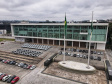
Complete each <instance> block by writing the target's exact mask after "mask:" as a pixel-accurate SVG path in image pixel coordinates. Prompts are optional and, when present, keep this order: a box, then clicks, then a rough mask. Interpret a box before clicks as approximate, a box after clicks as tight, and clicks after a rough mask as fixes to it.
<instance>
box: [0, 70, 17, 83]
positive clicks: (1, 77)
mask: <svg viewBox="0 0 112 84" xmlns="http://www.w3.org/2000/svg"><path fill="white" fill-rule="evenodd" d="M18 80H19V77H18V76H16V75H8V74H6V73H1V72H0V81H3V82H7V83H11V84H15V83H16V82H17V81H18Z"/></svg>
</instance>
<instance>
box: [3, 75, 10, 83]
mask: <svg viewBox="0 0 112 84" xmlns="http://www.w3.org/2000/svg"><path fill="white" fill-rule="evenodd" d="M10 77H11V75H6V76H4V77H3V78H2V81H4V82H5V81H7V80H8V79H9V78H10Z"/></svg>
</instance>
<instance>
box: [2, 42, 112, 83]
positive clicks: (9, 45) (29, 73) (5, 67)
mask: <svg viewBox="0 0 112 84" xmlns="http://www.w3.org/2000/svg"><path fill="white" fill-rule="evenodd" d="M22 45H23V43H16V42H13V41H10V42H9V41H6V42H4V44H2V45H0V58H2V59H8V60H15V61H17V62H24V63H27V64H31V65H36V66H37V67H36V69H34V70H29V69H28V70H27V69H23V68H21V67H17V66H15V65H9V64H5V63H2V62H0V67H1V68H0V72H2V73H7V74H11V75H17V76H19V77H20V80H19V81H18V82H17V84H57V83H59V84H74V83H75V84H81V83H77V82H75V81H70V80H66V79H62V78H59V77H55V76H50V75H46V74H42V73H41V72H42V71H43V70H44V68H45V67H44V61H45V60H47V59H48V58H49V57H51V56H52V55H53V54H54V53H58V52H60V51H61V50H60V49H61V47H59V46H52V48H50V49H49V50H47V51H43V50H37V49H36V51H39V52H43V53H42V54H41V55H39V56H38V57H31V56H25V55H19V54H13V53H11V52H12V51H15V50H17V49H28V48H21V46H22ZM28 50H32V51H35V49H28ZM66 52H69V53H71V54H82V55H83V54H85V55H87V53H82V52H73V51H69V50H66ZM110 52H111V51H109V52H107V53H106V54H108V53H110ZM92 56H99V57H101V61H98V60H90V65H93V66H95V67H100V69H102V68H104V63H103V61H104V59H107V57H106V55H105V53H104V54H103V55H97V54H92ZM60 60H63V54H62V55H58V56H57V57H56V58H55V61H60ZM66 60H73V61H78V62H83V63H87V59H83V58H80V57H73V56H66ZM110 61H112V60H111V59H110ZM52 66H53V67H52ZM57 67H58V65H57V64H56V63H54V64H53V65H52V64H51V65H50V67H49V69H47V72H46V73H49V72H50V69H51V70H52V72H51V73H53V74H55V71H56V72H60V73H61V72H62V74H61V76H62V77H63V76H65V74H64V73H67V74H68V75H69V74H71V72H70V73H69V72H64V71H63V70H60V71H58V68H57ZM53 71H54V72H53ZM99 73H100V74H101V75H98V77H100V76H102V77H103V78H102V79H103V81H104V83H105V82H106V81H105V75H104V74H105V73H104V71H101V72H98V74H99ZM55 75H56V74H55ZM74 75H76V76H77V77H78V75H77V74H74ZM58 76H59V75H58ZM61 76H60V77H61ZM71 76H72V75H70V77H69V78H70V79H72V78H71ZM96 76H97V75H96ZM96 76H93V77H96ZM88 77H90V76H88ZM82 78H83V76H82ZM29 79H30V80H29ZM43 80H44V81H43ZM79 80H80V79H79ZM81 80H82V79H81ZM95 80H96V79H95ZM85 81H86V82H87V81H91V79H90V80H85ZM85 81H82V82H85ZM99 81H101V80H99ZM0 84H7V83H5V82H2V81H0ZM91 84H92V83H91ZM93 84H95V83H93ZM99 84H100V83H99ZM101 84H103V83H102V82H101Z"/></svg>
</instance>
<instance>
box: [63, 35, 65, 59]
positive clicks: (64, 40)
mask: <svg viewBox="0 0 112 84" xmlns="http://www.w3.org/2000/svg"><path fill="white" fill-rule="evenodd" d="M63 61H65V35H64V57H63Z"/></svg>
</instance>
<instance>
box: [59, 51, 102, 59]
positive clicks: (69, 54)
mask: <svg viewBox="0 0 112 84" xmlns="http://www.w3.org/2000/svg"><path fill="white" fill-rule="evenodd" d="M58 54H59V55H61V54H64V52H62V51H60V52H59V53H58ZM65 56H72V57H79V58H83V59H88V55H82V54H73V53H69V52H65ZM90 59H91V60H98V61H101V57H99V56H90Z"/></svg>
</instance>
